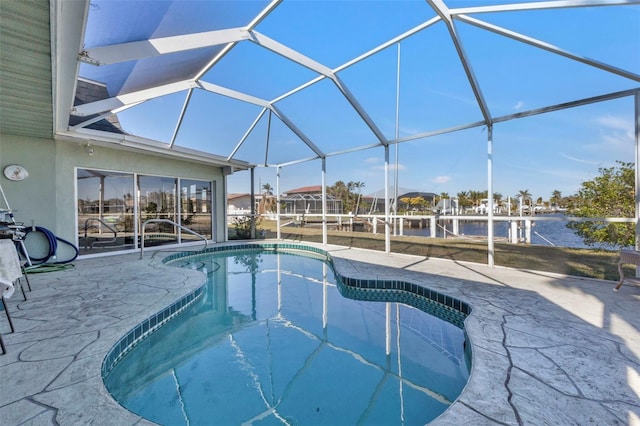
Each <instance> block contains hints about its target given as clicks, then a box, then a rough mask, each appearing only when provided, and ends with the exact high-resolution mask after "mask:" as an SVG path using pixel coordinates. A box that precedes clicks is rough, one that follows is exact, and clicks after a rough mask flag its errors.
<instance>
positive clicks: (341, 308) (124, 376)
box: [105, 252, 469, 425]
mask: <svg viewBox="0 0 640 426" xmlns="http://www.w3.org/2000/svg"><path fill="white" fill-rule="evenodd" d="M185 260H186V259H183V260H181V261H180V262H181V264H182V265H183V266H184V267H190V268H194V269H196V268H197V269H200V270H202V271H204V272H206V273H207V275H208V283H207V287H208V289H207V293H206V294H205V295H204V297H203V299H202V300H201V301H200V302H199V303H198V304H196V305H193V306H192V307H191V308H189V309H190V312H186V313H185V314H182V315H180V316H179V317H177V318H176V319H174V320H172V321H170V322H169V323H168V324H167V325H165V326H164V327H162V328H160V329H159V330H158V331H157V332H155V333H153V334H151V335H150V336H149V337H148V338H147V339H145V340H143V341H142V342H141V343H140V344H138V345H137V346H136V347H135V348H134V349H133V350H132V351H131V352H129V353H128V354H127V355H126V356H125V357H124V359H123V360H122V361H121V362H120V363H119V364H118V365H117V366H116V367H115V368H114V369H113V370H112V371H111V373H110V374H109V375H108V376H107V378H106V379H105V384H106V385H107V388H108V389H109V391H110V392H111V393H112V395H113V396H114V397H115V398H116V400H118V401H119V402H120V403H121V404H122V405H124V406H125V407H126V408H128V409H129V410H131V411H133V412H135V413H137V414H140V415H142V416H143V417H145V418H147V419H150V420H152V421H155V422H157V423H160V424H171V425H182V424H189V425H196V424H203V425H209V424H220V425H236V424H237V425H239V424H256V425H258V424H260V425H262V424H291V425H293V424H321V425H340V424H350V425H351V424H385V425H390V424H425V423H427V422H429V421H430V420H432V419H433V418H435V417H436V416H437V415H439V414H440V413H442V412H443V411H444V410H445V409H446V408H447V407H448V406H449V405H450V404H451V403H452V402H453V401H454V400H455V399H456V398H457V396H458V395H459V394H460V392H461V391H462V388H463V387H464V385H465V384H466V382H467V379H468V376H469V369H468V366H467V364H466V362H465V354H464V340H465V339H464V332H463V330H461V329H460V328H458V327H455V326H454V325H452V324H450V323H448V322H446V321H443V320H441V319H439V318H436V317H433V316H431V315H428V314H426V313H425V312H422V311H419V310H418V309H416V308H413V307H411V306H407V305H403V304H400V303H394V302H362V301H356V300H351V299H347V298H345V297H343V296H341V294H340V292H339V290H338V285H337V284H336V278H335V276H334V274H333V271H332V270H331V268H330V267H329V266H328V265H327V263H325V262H324V261H322V260H320V259H317V258H309V257H302V256H295V255H292V254H284V253H273V252H269V253H264V252H263V253H259V254H257V253H251V252H244V253H241V254H239V255H238V254H237V253H236V256H234V255H233V254H232V253H227V254H216V255H212V254H210V255H207V256H197V257H195V258H190V259H189V260H190V263H189V262H185Z"/></svg>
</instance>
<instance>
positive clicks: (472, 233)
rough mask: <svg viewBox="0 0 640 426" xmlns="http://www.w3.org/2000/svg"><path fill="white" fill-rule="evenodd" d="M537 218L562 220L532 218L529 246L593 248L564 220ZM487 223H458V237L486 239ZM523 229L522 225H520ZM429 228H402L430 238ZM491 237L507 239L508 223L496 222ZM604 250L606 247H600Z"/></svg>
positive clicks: (449, 228)
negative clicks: (568, 226)
mask: <svg viewBox="0 0 640 426" xmlns="http://www.w3.org/2000/svg"><path fill="white" fill-rule="evenodd" d="M441 218H444V216H441ZM537 218H540V219H544V218H563V216H562V215H552V214H549V215H544V216H538V217H532V218H531V219H532V220H533V225H532V227H531V244H536V245H543V246H545V245H546V246H552V245H555V246H558V247H572V248H595V247H590V246H588V245H586V244H585V243H584V241H583V240H582V238H580V237H579V236H578V235H576V233H575V232H574V231H573V230H572V229H569V228H567V221H566V220H536V219H537ZM443 226H444V223H442V222H439V224H438V232H437V236H438V238H442V237H443V235H444V229H443ZM487 226H488V225H487V222H486V221H462V220H461V221H460V225H459V235H460V236H463V237H468V238H470V239H475V238H478V237H482V238H486V236H487V233H488V230H487ZM522 226H523V227H524V224H522ZM446 228H447V233H446V234H447V237H451V236H452V231H453V227H452V225H451V223H449V224H447V225H446ZM430 232H431V231H430V230H429V228H428V227H427V228H422V229H418V228H407V227H404V229H403V234H404V235H415V236H425V237H428V236H431V234H430ZM521 232H522V234H521V235H522V238H524V229H522V230H521ZM493 235H494V237H495V238H507V237H508V235H509V222H507V221H496V222H494V225H493ZM602 248H606V247H604V246H603V247H602Z"/></svg>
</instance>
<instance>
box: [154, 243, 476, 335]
mask: <svg viewBox="0 0 640 426" xmlns="http://www.w3.org/2000/svg"><path fill="white" fill-rule="evenodd" d="M247 250H251V251H254V252H258V253H260V252H268V251H273V252H278V251H279V252H295V253H296V254H298V255H302V256H304V255H307V256H309V257H313V258H320V259H322V260H326V261H327V262H328V263H329V265H330V266H331V268H332V269H333V272H334V274H335V276H336V280H337V281H338V284H339V285H338V288H339V289H340V291H341V293H342V294H343V295H344V296H345V297H350V298H353V299H360V300H375V301H387V302H395V301H398V302H402V303H407V304H408V305H411V306H414V307H416V308H418V309H422V310H424V311H425V312H428V313H430V314H432V315H435V316H438V317H439V318H442V319H444V320H446V321H449V322H450V323H452V324H454V325H456V326H457V327H460V328H464V320H465V319H466V317H467V316H469V314H471V307H470V306H469V304H467V303H466V302H463V301H461V300H458V299H456V298H454V297H451V296H448V295H445V294H442V293H439V292H437V291H435V290H431V289H429V288H427V287H425V286H423V285H422V284H417V283H412V282H408V281H401V280H380V279H361V278H350V277H346V276H343V275H341V274H339V273H338V272H337V271H336V268H335V265H334V262H333V258H332V257H331V255H330V254H329V253H327V252H326V251H325V250H323V249H320V248H317V247H311V246H305V245H302V244H292V243H245V244H238V245H229V246H215V247H209V248H207V249H206V250H203V251H197V252H195V251H192V252H183V253H175V254H172V255H170V256H167V257H166V258H164V259H163V262H165V263H171V262H174V261H177V260H178V259H180V260H183V261H185V260H187V259H188V258H195V257H198V256H202V255H203V254H206V253H215V252H228V253H233V252H243V251H247ZM354 288H355V289H358V291H354V290H353V289H354ZM372 290H380V292H379V293H378V294H376V293H375V292H374V293H373V294H371V291H372ZM389 290H400V292H399V293H398V292H390V291H389ZM403 292H406V293H408V294H407V295H402V294H401V293H403ZM385 295H386V296H385ZM412 295H413V296H412ZM416 297H418V298H419V297H422V298H424V299H426V300H427V301H428V303H424V301H422V302H420V301H418V299H417V298H416ZM418 305H419V306H418Z"/></svg>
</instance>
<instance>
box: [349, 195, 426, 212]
mask: <svg viewBox="0 0 640 426" xmlns="http://www.w3.org/2000/svg"><path fill="white" fill-rule="evenodd" d="M391 194H393V190H390V191H389V195H390V197H391ZM417 197H421V198H422V199H424V200H425V201H426V203H427V204H428V205H429V206H432V205H433V204H434V200H435V198H436V197H437V195H436V194H434V193H433V192H417V191H409V192H403V193H401V195H398V210H411V209H412V207H411V206H410V205H409V204H408V203H405V202H403V201H402V200H403V199H407V198H417ZM361 204H363V205H368V206H369V213H371V214H375V213H384V192H383V191H377V192H375V193H373V194H371V195H366V196H363V197H362V201H361ZM389 208H390V209H393V198H389Z"/></svg>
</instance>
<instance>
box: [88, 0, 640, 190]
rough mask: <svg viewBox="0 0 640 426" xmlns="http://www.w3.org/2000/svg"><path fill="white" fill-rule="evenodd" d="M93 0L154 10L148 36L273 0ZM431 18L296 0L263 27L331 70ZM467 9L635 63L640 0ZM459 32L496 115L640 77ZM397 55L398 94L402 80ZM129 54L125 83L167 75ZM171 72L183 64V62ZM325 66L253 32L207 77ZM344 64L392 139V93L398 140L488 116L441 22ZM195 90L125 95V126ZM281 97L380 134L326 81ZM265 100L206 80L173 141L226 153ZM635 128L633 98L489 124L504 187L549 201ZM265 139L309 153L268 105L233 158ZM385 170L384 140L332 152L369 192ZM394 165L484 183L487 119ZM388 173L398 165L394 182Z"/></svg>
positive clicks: (221, 19) (453, 185) (599, 56)
mask: <svg viewBox="0 0 640 426" xmlns="http://www.w3.org/2000/svg"><path fill="white" fill-rule="evenodd" d="M129 3H131V2H129ZM133 3H136V2H133ZM445 3H446V4H447V5H448V6H449V7H450V8H455V7H470V6H478V5H483V4H501V3H508V2H505V1H497V2H496V1H494V2H489V1H483V0H477V1H473V2H472V1H446V0H445ZM95 4H96V6H94V9H95V10H92V11H90V13H95V16H94V17H93V18H92V17H90V21H89V22H90V24H92V22H93V23H98V22H99V21H100V19H101V18H102V19H105V20H106V19H107V17H109V18H110V19H134V18H135V19H139V18H140V16H139V14H143V16H147V24H146V25H141V27H140V28H139V31H140V34H137V35H136V36H135V37H137V39H140V38H144V37H160V36H166V35H173V34H175V33H181V32H195V31H210V30H215V29H223V28H227V27H229V26H241V25H245V24H246V23H248V22H249V21H250V20H251V18H252V17H253V16H255V14H256V13H257V11H259V10H261V8H262V7H264V5H265V4H266V2H255V1H243V2H187V1H177V2H166V1H165V2H160V4H161V5H162V7H161V10H158V9H154V8H151V7H150V6H149V4H150V2H139V5H145V7H147V8H148V10H149V11H147V12H144V8H142V9H141V8H138V9H136V10H138V12H137V13H138V14H137V15H136V16H133V17H127V18H123V16H124V15H123V13H124V12H123V11H122V10H120V8H124V7H125V6H123V5H126V4H125V3H121V2H117V1H104V0H102V1H97V2H95ZM151 11H153V13H152V12H151ZM178 12H179V13H178ZM100 14H103V15H100ZM434 16H435V13H434V12H433V11H432V10H431V9H430V8H429V6H428V4H427V3H426V2H423V1H395V2H392V1H330V2H329V1H324V2H322V1H321V2H317V1H286V0H285V1H284V2H283V3H282V4H281V5H279V6H278V7H277V8H276V9H275V10H274V11H273V12H271V13H270V15H269V16H268V17H267V18H266V19H265V20H263V21H262V22H261V23H260V24H259V25H258V26H257V27H256V30H257V31H258V32H259V33H261V34H264V35H266V36H268V37H270V38H271V39H275V40H277V41H278V42H279V43H281V44H283V45H286V46H287V47H289V48H292V49H295V50H296V51H298V52H300V53H302V54H304V55H306V56H307V57H309V58H311V59H313V60H315V61H317V62H320V63H322V64H323V65H325V66H327V67H329V68H332V69H334V68H336V67H338V66H340V65H341V64H343V63H345V62H347V61H349V60H351V59H354V58H356V57H358V56H359V55H361V54H363V53H365V52H367V51H369V50H370V49H372V48H374V47H376V46H378V45H380V44H381V43H383V42H385V41H387V40H389V39H391V38H393V37H394V36H397V35H399V34H401V33H403V32H405V31H407V30H409V29H410V28H412V27H414V26H416V25H418V24H420V23H422V22H425V21H427V20H428V19H430V18H432V17H434ZM471 16H472V17H473V18H475V19H479V20H482V21H484V22H487V23H490V24H492V25H497V26H500V27H502V28H506V29H508V30H511V31H515V32H519V33H522V34H524V35H526V36H528V37H531V38H534V39H537V40H541V41H544V42H546V43H549V44H552V45H555V46H558V47H560V48H562V49H564V50H566V51H569V52H572V53H574V54H577V55H579V56H584V57H588V58H591V59H594V60H597V61H600V62H604V63H607V64H610V65H612V66H614V67H618V68H621V69H624V70H626V71H629V72H632V73H635V74H640V5H638V4H635V5H627V6H615V7H609V6H608V7H583V8H572V9H563V10H558V9H555V10H535V11H522V12H503V13H486V14H474V15H471ZM212 17H215V18H216V19H212ZM213 21H215V23H212V22H213ZM94 25H97V24H94ZM96 28H97V27H96ZM456 31H457V32H458V34H459V36H460V40H461V45H462V48H463V49H464V51H465V53H466V54H467V56H468V58H469V60H470V64H471V67H472V72H473V73H474V75H475V77H476V81H477V82H478V85H479V87H480V90H481V91H482V94H483V96H484V98H485V100H486V103H487V106H488V108H489V111H490V114H491V116H492V117H501V116H506V115H510V114H514V113H517V112H522V111H527V110H531V109H535V108H541V107H544V106H548V105H554V104H559V103H563V102H568V101H572V100H575V99H582V98H588V97H592V96H598V95H602V94H606V93H610V92H615V91H622V90H629V89H634V88H638V87H639V86H640V83H639V82H638V81H634V80H632V79H629V78H624V77H621V76H619V75H615V74H612V73H610V72H607V71H603V70H601V69H597V68H595V67H592V66H589V65H585V64H581V63H577V62H575V61H572V60H570V59H567V58H565V57H562V56H559V55H555V54H552V53H549V52H546V51H544V50H542V49H539V48H536V47H532V46H529V45H526V44H523V43H520V42H517V41H514V40H512V39H509V38H506V37H503V36H500V35H497V34H494V33H492V32H488V31H485V30H481V29H479V28H477V27H475V26H472V25H469V24H466V23H462V22H459V21H457V22H456ZM109 34H118V32H117V31H110V32H109ZM88 35H89V36H88V38H87V40H90V43H95V44H96V45H99V44H105V43H115V42H123V41H126V36H122V37H125V40H106V41H105V40H100V39H99V38H96V37H93V38H92V37H90V35H91V31H88ZM129 36H130V37H133V36H132V35H129ZM110 37H114V36H113V35H112V36H110ZM398 50H399V51H400V53H399V54H398ZM205 54H209V55H211V52H208V53H207V52H206V51H202V52H198V51H194V52H181V53H178V54H173V55H183V57H182V61H183V63H184V64H185V67H188V66H191V65H193V64H196V63H197V62H198V60H199V59H201V58H202V57H204V55H205ZM188 55H191V56H188ZM198 55H201V56H200V57H199V56H198ZM398 57H399V58H400V59H399V61H400V77H399V87H400V90H399V96H397V93H396V87H397V78H398V77H397V69H398ZM196 65H197V64H196ZM193 66H195V65H193ZM109 67H113V68H111V69H110V68H109ZM119 67H120V69H122V68H123V67H128V70H129V71H128V72H129V74H126V75H125V77H124V79H123V77H121V79H120V80H119V83H118V86H119V88H118V90H120V93H122V92H126V90H127V88H131V87H133V86H134V85H135V83H136V82H137V81H138V80H140V75H144V74H143V72H147V73H151V74H152V73H156V74H153V76H154V77H157V76H158V75H160V71H162V67H159V66H157V63H156V66H154V64H153V63H152V62H150V63H148V64H145V63H144V61H142V60H141V61H137V62H136V63H132V64H123V65H119ZM100 68H101V69H100V72H98V71H95V70H92V69H89V68H87V66H85V69H84V70H82V69H81V75H83V72H85V75H87V76H88V77H90V78H94V79H97V80H100V81H106V80H107V79H108V77H109V73H110V72H113V73H114V74H115V71H116V67H115V66H111V65H109V66H106V67H100ZM172 70H173V72H175V73H178V72H179V71H180V68H172ZM165 72H166V71H165ZM136 73H137V74H136ZM316 75H317V74H316V73H315V72H313V71H311V70H309V69H307V68H304V67H302V66H300V65H298V64H295V63H293V62H291V61H289V60H288V59H286V58H283V57H281V56H279V55H276V54H275V53H273V52H271V51H269V50H266V49H264V48H263V47H261V46H259V45H257V44H254V43H251V42H248V41H243V42H240V43H238V44H237V45H236V47H235V48H234V49H232V50H231V52H229V53H228V54H227V55H226V56H225V57H224V58H223V60H221V61H220V62H219V63H218V64H217V65H216V66H215V67H214V68H213V69H212V70H210V71H209V72H208V73H206V74H205V75H204V76H203V77H202V80H203V81H205V82H208V83H212V84H216V85H220V86H224V87H227V88H230V89H233V90H236V91H240V92H243V93H247V94H250V95H252V96H256V97H259V98H261V99H265V100H269V101H271V100H273V99H275V98H277V97H278V96H280V95H281V94H283V93H286V92H288V91H289V90H291V89H294V88H296V87H298V86H299V85H301V84H303V83H305V82H308V81H310V80H311V79H312V78H314V77H315V76H316ZM337 75H338V77H339V78H340V79H341V80H342V81H343V82H344V83H345V84H346V86H347V87H348V89H349V91H350V92H351V93H352V94H353V96H354V98H355V99H357V101H358V102H359V104H360V105H361V106H362V108H363V109H364V110H365V111H366V112H367V114H368V115H369V116H370V117H371V119H372V120H373V122H375V124H376V126H377V127H378V128H379V129H380V131H381V132H382V133H383V135H384V137H385V138H387V139H388V140H393V139H394V138H395V134H396V107H398V111H399V114H398V116H399V122H398V127H397V131H398V134H399V137H400V139H402V138H405V137H410V136H412V135H416V134H421V133H424V132H431V131H436V130H439V129H444V128H449V127H452V126H459V125H463V124H466V123H470V122H477V121H481V120H482V114H481V112H480V108H479V107H478V104H477V102H476V99H475V97H474V94H473V91H472V90H471V87H470V85H469V82H468V80H467V78H466V75H465V72H464V69H463V68H462V66H461V64H460V60H459V58H458V56H457V54H456V51H455V48H454V46H453V44H452V42H451V39H450V37H449V33H448V31H447V29H446V27H445V26H444V24H443V23H442V22H440V23H437V24H435V25H433V26H431V27H429V28H427V29H425V30H423V31H421V32H419V33H417V34H415V35H414V36H412V37H410V38H408V39H406V40H403V41H402V42H401V43H400V46H399V47H398V45H396V44H394V45H392V46H390V47H389V48H387V49H385V50H383V51H381V52H379V53H377V54H376V55H374V56H372V57H369V58H367V59H365V60H363V61H361V62H359V63H357V64H355V65H353V66H351V67H348V68H346V69H344V70H342V71H340V72H338V74H337ZM158 78H159V77H158ZM123 88H124V89H123ZM184 99H185V93H181V92H179V93H175V94H172V95H167V96H164V97H161V98H158V99H154V100H150V101H147V102H145V103H143V104H141V105H139V106H136V107H134V108H130V109H128V110H127V111H125V112H122V113H120V114H119V118H120V121H121V123H122V124H123V126H124V128H125V130H127V131H128V132H130V133H133V134H136V135H140V136H145V137H149V138H152V139H157V140H160V141H164V142H168V141H169V140H170V138H171V135H172V134H173V130H174V128H175V125H176V117H177V115H178V113H179V112H180V110H181V108H182V105H183V103H184ZM397 99H398V100H399V103H398V104H396V101H397ZM275 105H276V106H277V107H278V109H279V110H280V111H282V112H283V113H284V114H285V115H286V116H287V117H288V118H289V119H290V120H291V121H293V122H294V123H295V124H296V126H297V127H298V128H299V129H300V130H301V131H302V132H303V133H304V134H305V135H306V136H307V137H308V138H309V139H310V140H311V141H313V143H314V144H315V145H316V146H318V147H319V148H320V149H321V150H322V151H323V152H325V153H331V152H335V151H340V150H344V149H349V148H355V147H359V146H368V145H372V144H375V143H376V142H377V139H376V137H375V136H374V134H373V133H372V132H371V131H370V129H369V128H368V127H367V126H366V125H365V124H364V122H363V121H362V120H361V119H360V117H359V116H358V114H357V113H356V112H355V109H354V108H353V107H352V106H351V105H350V104H349V103H348V102H347V101H346V100H345V98H344V96H342V94H341V93H340V92H339V90H338V89H337V87H336V85H335V84H333V83H332V82H331V81H330V80H328V79H324V80H322V81H320V82H318V83H316V84H314V85H312V86H310V87H308V88H306V89H305V90H303V91H300V92H298V93H296V94H294V95H292V96H289V97H287V98H286V99H283V100H281V101H279V102H277V103H275ZM260 110H261V108H260V107H257V106H255V105H249V104H245V103H243V102H239V101H237V100H234V99H230V98H225V97H222V96H219V95H215V94H212V93H209V92H205V91H202V90H197V91H196V92H195V94H194V95H193V97H192V99H191V103H190V106H189V108H188V110H187V113H186V114H185V118H184V121H183V123H182V127H181V130H180V132H179V134H178V137H177V139H176V144H177V145H181V146H185V147H190V148H194V149H199V150H203V151H206V152H214V153H217V154H221V155H225V156H226V155H229V154H230V153H231V152H232V151H233V149H234V147H236V145H237V143H238V141H239V140H240V139H241V138H242V136H243V135H244V134H245V132H246V131H247V129H248V128H249V126H250V125H251V123H252V122H253V121H254V120H255V119H256V117H257V116H258V114H259V113H260ZM149 117H153V120H149ZM633 126H634V108H633V98H632V97H626V98H621V99H617V100H611V101H607V102H602V103H599V104H590V105H585V106H581V107H577V108H572V109H568V110H563V111H557V112H553V113H549V114H542V115H536V116H532V117H527V118H523V119H518V120H511V121H507V122H502V123H497V124H495V125H494V129H493V167H494V179H493V186H494V191H495V192H499V193H501V194H502V195H503V196H504V197H506V196H509V195H511V196H513V195H516V194H517V193H518V191H520V190H524V189H526V190H528V191H529V192H530V193H531V194H533V196H534V197H535V198H537V197H543V198H544V199H548V198H549V196H550V195H551V192H552V191H554V190H559V191H561V192H562V194H563V195H570V194H573V193H575V192H576V191H577V190H578V189H579V187H580V184H581V182H583V181H585V180H588V179H592V178H593V177H595V176H597V175H598V169H599V168H600V167H611V166H613V165H615V162H616V160H621V161H628V162H631V161H633V159H634V127H633ZM267 129H269V132H268V131H267ZM267 139H268V145H269V154H268V157H267V161H268V163H270V164H279V163H285V162H289V161H295V160H298V159H301V158H308V157H310V156H313V155H314V154H313V152H312V151H311V150H310V149H309V148H308V147H307V146H306V145H305V144H304V143H303V142H301V141H300V139H299V138H298V137H297V136H296V135H295V134H294V133H293V132H292V131H291V130H290V129H289V128H288V127H287V126H286V125H284V123H283V122H282V121H280V120H279V119H278V118H277V117H275V115H273V116H271V120H270V122H269V114H268V113H267V114H265V115H264V116H263V117H262V119H261V120H260V121H259V122H258V124H257V125H256V127H255V128H254V130H253V132H252V133H251V134H250V135H249V137H248V138H247V140H246V142H245V143H244V144H243V145H242V146H241V147H240V149H239V150H238V151H237V155H236V158H238V159H243V160H247V161H250V162H252V163H255V164H264V162H265V147H266V142H267ZM395 154H396V148H395V145H393V146H392V147H391V148H390V161H391V166H394V164H395ZM383 171H384V150H383V149H382V148H381V147H377V148H372V149H367V150H363V151H358V152H355V153H350V154H348V155H342V156H335V157H329V158H328V159H327V175H326V183H327V184H328V185H331V184H333V183H334V182H335V181H337V180H343V181H345V182H348V181H360V182H364V184H365V188H364V190H363V192H364V193H370V192H373V191H377V190H380V189H382V188H384V175H383ZM398 176H399V181H398V186H400V187H402V188H409V189H412V190H419V191H426V192H435V193H441V192H447V193H449V194H450V195H455V194H456V193H457V192H459V191H463V190H485V189H487V129H486V128H484V127H482V126H480V127H475V128H471V129H468V130H464V131H458V132H454V133H448V134H444V135H440V136H436V137H430V138H423V139H416V140H412V141H408V142H403V143H401V144H399V147H398ZM281 177H282V180H281V187H280V189H281V190H282V191H286V190H288V189H293V188H297V187H301V186H307V185H319V184H320V183H321V162H320V160H314V161H308V162H304V163H300V164H297V165H294V166H289V167H284V168H282V171H281ZM393 177H394V172H393V170H391V174H390V179H389V182H390V184H392V183H393ZM228 182H229V187H228V189H229V192H248V191H249V187H248V185H249V175H248V173H245V172H243V173H237V174H234V175H232V176H230V177H229V179H228ZM265 183H269V184H270V185H271V186H272V187H275V186H276V178H275V170H274V169H267V168H263V167H260V168H258V169H257V170H256V186H258V185H263V184H265ZM256 190H257V191H258V190H259V189H258V188H256Z"/></svg>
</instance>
